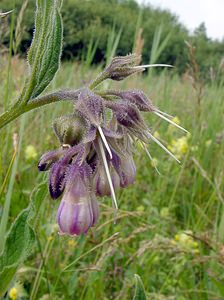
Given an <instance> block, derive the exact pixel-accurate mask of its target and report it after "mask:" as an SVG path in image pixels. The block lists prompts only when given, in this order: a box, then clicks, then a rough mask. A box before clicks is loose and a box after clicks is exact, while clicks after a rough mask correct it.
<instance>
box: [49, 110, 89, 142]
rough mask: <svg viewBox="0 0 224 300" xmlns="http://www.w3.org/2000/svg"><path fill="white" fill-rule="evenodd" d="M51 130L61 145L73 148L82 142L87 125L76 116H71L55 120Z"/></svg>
mask: <svg viewBox="0 0 224 300" xmlns="http://www.w3.org/2000/svg"><path fill="white" fill-rule="evenodd" d="M53 128H54V131H55V134H56V136H57V137H58V139H59V141H60V143H61V144H68V145H70V146H74V145H77V144H78V143H79V142H80V141H81V140H82V138H83V136H84V134H85V132H86V130H87V123H86V122H85V120H84V119H83V118H82V117H81V116H79V115H78V114H71V115H66V116H62V117H60V118H57V119H56V120H55V122H54V124H53Z"/></svg>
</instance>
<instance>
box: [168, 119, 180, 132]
mask: <svg viewBox="0 0 224 300" xmlns="http://www.w3.org/2000/svg"><path fill="white" fill-rule="evenodd" d="M171 121H173V122H174V123H176V124H177V125H180V119H179V118H178V117H177V116H176V117H173V118H172V119H171ZM174 128H175V126H174V125H172V124H169V126H168V131H169V132H172V131H173V129H174Z"/></svg>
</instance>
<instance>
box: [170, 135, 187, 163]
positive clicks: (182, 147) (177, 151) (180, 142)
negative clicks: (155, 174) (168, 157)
mask: <svg viewBox="0 0 224 300" xmlns="http://www.w3.org/2000/svg"><path fill="white" fill-rule="evenodd" d="M168 149H169V150H170V151H171V152H173V154H174V155H175V156H176V157H177V158H181V157H182V156H183V155H184V154H186V153H187V151H188V149H189V145H188V137H187V136H182V137H181V138H179V139H177V140H172V142H171V145H169V146H168Z"/></svg>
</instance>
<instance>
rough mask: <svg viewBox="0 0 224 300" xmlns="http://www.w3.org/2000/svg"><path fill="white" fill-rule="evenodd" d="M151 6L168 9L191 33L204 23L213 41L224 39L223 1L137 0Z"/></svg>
mask: <svg viewBox="0 0 224 300" xmlns="http://www.w3.org/2000/svg"><path fill="white" fill-rule="evenodd" d="M137 1H138V3H150V4H151V5H153V6H156V7H161V8H168V9H169V10H170V11H171V12H173V13H175V14H176V15H177V16H179V20H180V21H181V22H182V23H183V24H184V25H186V27H187V28H188V29H189V30H190V31H193V30H194V29H195V28H196V27H198V25H200V24H201V23H202V22H205V26H206V28H207V35H208V37H210V38H213V39H216V38H217V39H222V38H224V0H137Z"/></svg>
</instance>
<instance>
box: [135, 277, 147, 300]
mask: <svg viewBox="0 0 224 300" xmlns="http://www.w3.org/2000/svg"><path fill="white" fill-rule="evenodd" d="M133 300H147V298H146V293H145V288H144V285H143V283H142V280H141V277H140V276H139V275H137V274H135V295H134V298H133Z"/></svg>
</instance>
